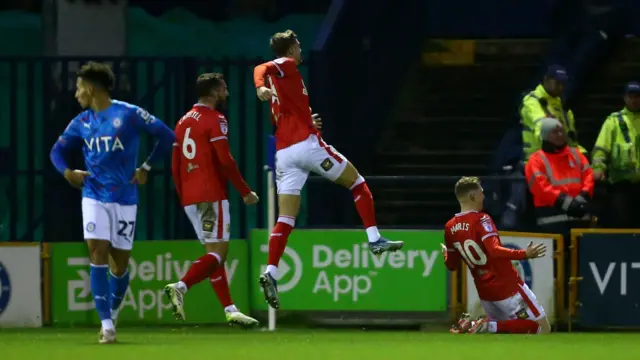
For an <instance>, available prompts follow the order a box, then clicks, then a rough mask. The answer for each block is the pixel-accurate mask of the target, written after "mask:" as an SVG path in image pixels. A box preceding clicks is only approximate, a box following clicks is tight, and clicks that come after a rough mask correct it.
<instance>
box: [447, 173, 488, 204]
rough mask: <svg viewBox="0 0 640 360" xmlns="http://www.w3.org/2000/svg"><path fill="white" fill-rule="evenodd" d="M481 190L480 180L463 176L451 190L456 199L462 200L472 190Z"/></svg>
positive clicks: (475, 177)
mask: <svg viewBox="0 0 640 360" xmlns="http://www.w3.org/2000/svg"><path fill="white" fill-rule="evenodd" d="M480 189H482V185H480V179H479V178H478V177H477V176H463V177H462V178H461V179H460V180H458V182H457V183H456V186H455V188H454V190H453V192H454V193H455V194H456V197H457V198H458V199H462V198H464V197H465V196H467V195H468V194H469V193H470V192H472V191H474V190H480Z"/></svg>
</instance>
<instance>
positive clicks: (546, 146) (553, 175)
mask: <svg viewBox="0 0 640 360" xmlns="http://www.w3.org/2000/svg"><path fill="white" fill-rule="evenodd" d="M540 121H541V122H542V124H541V131H540V138H541V140H542V149H540V150H538V151H536V152H535V153H533V155H531V157H530V159H529V161H528V162H527V165H526V167H525V176H526V179H527V181H528V184H529V190H530V191H531V194H532V195H533V203H534V207H535V210H536V216H537V224H538V226H539V228H540V230H541V231H542V232H547V233H556V234H558V233H560V234H564V235H565V239H568V237H566V236H569V233H570V231H571V228H576V227H588V226H589V223H590V220H591V215H590V214H589V212H590V207H589V203H590V201H591V198H592V196H593V188H594V179H593V170H592V169H591V166H590V165H589V160H587V158H586V157H585V156H584V155H583V154H582V153H581V152H580V150H579V149H578V148H575V147H570V146H568V145H567V139H566V134H565V131H564V128H563V126H562V124H561V123H560V121H558V120H557V119H553V118H545V119H542V120H540Z"/></svg>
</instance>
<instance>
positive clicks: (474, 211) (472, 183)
mask: <svg viewBox="0 0 640 360" xmlns="http://www.w3.org/2000/svg"><path fill="white" fill-rule="evenodd" d="M455 194H456V197H457V198H458V201H459V203H460V213H458V214H456V215H455V216H454V217H453V218H452V219H451V220H449V221H448V222H447V224H446V225H445V229H444V237H445V244H446V245H445V244H443V245H442V249H443V252H444V258H445V264H446V266H447V268H449V270H451V271H454V270H457V269H458V268H459V266H460V262H461V260H462V261H464V263H465V264H467V266H468V267H469V270H470V271H471V274H472V275H473V279H474V281H475V285H476V289H477V290H478V296H479V297H480V301H481V303H482V307H483V308H484V310H485V313H486V314H487V318H482V319H479V320H478V321H475V322H473V321H470V319H469V316H468V315H467V314H463V317H462V318H461V319H460V321H459V322H458V324H457V325H454V328H452V332H454V333H481V332H491V333H513V334H528V333H529V334H531V333H532V334H535V333H540V332H549V331H550V326H549V322H548V321H547V318H546V315H545V312H544V309H543V308H542V306H541V305H540V304H539V303H538V302H537V300H536V296H535V295H534V294H533V292H532V291H531V289H529V287H528V286H527V284H525V283H524V282H523V281H522V280H521V279H520V277H519V276H518V273H517V272H516V270H515V269H514V267H513V265H512V263H511V261H513V260H524V259H534V258H539V257H542V256H544V254H545V251H546V249H545V247H544V245H543V244H538V245H535V246H534V245H533V243H532V244H529V247H528V248H527V249H526V250H512V249H508V248H506V247H504V246H502V243H501V241H500V236H499V235H498V230H497V229H496V226H495V225H494V223H493V220H491V217H490V216H489V215H487V214H485V213H483V212H482V211H481V210H482V204H483V202H484V194H483V192H482V186H481V185H480V181H479V180H478V178H476V177H463V178H462V179H460V180H459V181H458V183H457V184H456V187H455Z"/></svg>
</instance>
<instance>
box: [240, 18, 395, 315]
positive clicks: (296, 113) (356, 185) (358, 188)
mask: <svg viewBox="0 0 640 360" xmlns="http://www.w3.org/2000/svg"><path fill="white" fill-rule="evenodd" d="M270 46H271V49H272V50H273V52H274V54H275V55H276V57H277V59H275V60H273V61H269V62H266V63H264V64H261V65H258V66H256V68H255V69H254V73H253V79H254V82H255V86H256V89H257V95H258V98H259V99H260V100H262V101H270V102H271V119H272V122H273V124H274V126H276V164H275V165H276V169H275V170H276V186H277V188H278V205H279V209H278V210H279V216H278V221H277V223H276V224H275V226H274V228H273V231H272V232H271V236H270V239H269V260H268V265H267V271H266V272H265V273H264V274H262V275H261V276H260V280H259V281H260V284H261V285H262V288H263V290H264V295H265V300H266V301H267V302H268V303H269V305H270V306H271V307H273V308H275V309H277V308H279V306H280V299H279V297H278V288H277V283H276V279H277V266H278V262H279V261H280V258H281V257H282V254H283V252H284V249H285V248H286V246H287V240H288V238H289V234H290V233H291V231H292V230H293V227H294V226H295V221H296V217H297V216H298V210H299V208H300V191H301V190H302V187H303V186H304V184H305V183H306V181H307V178H308V177H309V173H310V172H314V173H316V174H319V175H321V176H322V177H324V178H325V179H328V180H330V181H332V182H334V183H336V184H338V185H341V186H343V187H345V188H348V189H350V190H351V192H352V194H353V199H354V202H355V205H356V209H357V210H358V214H359V215H360V218H361V219H362V223H363V225H364V227H365V231H366V233H367V238H368V240H369V248H370V250H371V251H372V252H373V253H374V254H381V253H383V252H385V251H396V250H398V249H400V248H402V246H403V245H404V243H403V242H402V241H389V240H387V239H385V238H383V237H382V236H381V235H380V232H379V231H378V226H377V223H376V216H375V208H374V205H373V197H372V196H371V192H370V191H369V187H368V186H367V183H366V182H365V180H364V178H363V177H362V176H361V175H360V174H359V173H358V170H356V168H355V167H354V166H353V165H352V164H351V163H350V162H349V161H348V160H347V159H346V158H345V157H344V156H343V155H342V154H340V153H339V152H337V151H336V150H335V149H334V148H333V147H332V146H329V145H327V144H326V143H325V142H324V141H323V140H322V137H321V136H320V132H319V129H320V127H321V125H322V120H321V119H320V117H319V116H318V115H312V114H311V108H310V107H309V95H308V93H307V88H306V87H305V85H304V82H303V80H302V76H301V75H300V72H299V71H298V64H300V62H301V49H300V43H299V42H298V39H297V37H296V34H295V33H294V32H293V31H291V30H287V31H285V32H283V33H277V34H275V35H273V36H272V37H271V41H270Z"/></svg>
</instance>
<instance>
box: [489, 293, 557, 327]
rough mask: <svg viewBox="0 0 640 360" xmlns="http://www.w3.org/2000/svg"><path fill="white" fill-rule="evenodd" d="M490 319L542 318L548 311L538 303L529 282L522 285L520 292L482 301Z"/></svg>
mask: <svg viewBox="0 0 640 360" xmlns="http://www.w3.org/2000/svg"><path fill="white" fill-rule="evenodd" d="M480 302H481V303H482V307H483V308H484V311H485V313H486V314H487V317H488V318H489V320H493V321H503V320H514V319H529V320H540V319H542V318H544V317H545V316H547V315H546V313H545V312H544V308H543V307H542V305H540V304H539V303H538V300H537V299H536V295H535V294H534V293H533V291H531V289H529V287H528V286H527V284H523V285H520V289H519V290H518V293H517V294H515V295H513V296H512V297H510V298H508V299H504V300H500V301H484V300H481V301H480Z"/></svg>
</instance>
